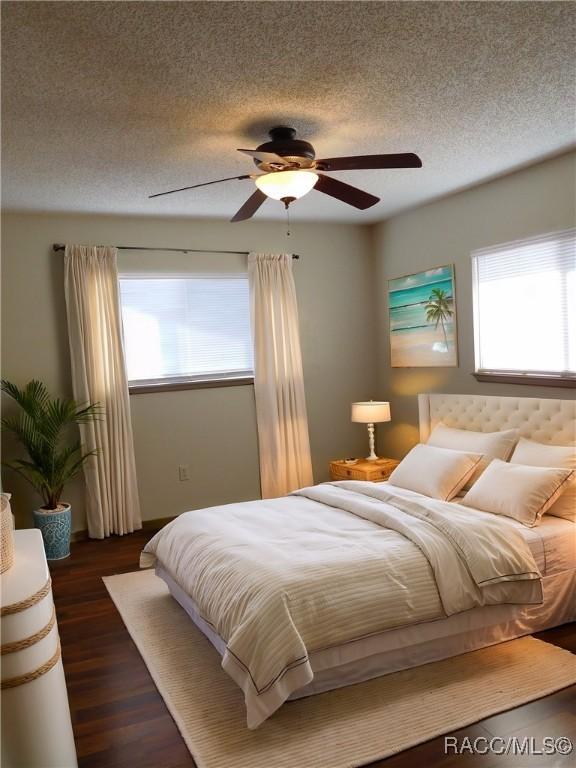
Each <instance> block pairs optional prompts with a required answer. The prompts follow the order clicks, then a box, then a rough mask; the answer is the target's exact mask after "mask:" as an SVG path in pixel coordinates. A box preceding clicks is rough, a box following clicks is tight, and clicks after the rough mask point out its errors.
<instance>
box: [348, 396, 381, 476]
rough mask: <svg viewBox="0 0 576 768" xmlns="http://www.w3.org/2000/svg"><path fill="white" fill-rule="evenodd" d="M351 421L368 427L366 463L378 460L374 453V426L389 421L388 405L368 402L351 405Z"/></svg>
mask: <svg viewBox="0 0 576 768" xmlns="http://www.w3.org/2000/svg"><path fill="white" fill-rule="evenodd" d="M352 421H356V422H358V423H360V424H367V425H368V443H369V445H370V456H367V457H366V458H367V459H368V461H374V460H375V459H377V458H378V456H376V453H375V452H374V424H378V423H379V422H381V421H390V403H384V402H378V401H376V400H370V401H369V402H365V403H352Z"/></svg>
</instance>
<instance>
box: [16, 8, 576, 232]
mask: <svg viewBox="0 0 576 768" xmlns="http://www.w3.org/2000/svg"><path fill="white" fill-rule="evenodd" d="M575 16H576V7H575V5H574V4H573V3H570V2H569V3H566V2H558V3H556V2H504V3H500V2H485V3H483V2H445V3H435V2H416V3H412V2H366V3H365V2H351V3H348V2H263V3H262V2H118V3H116V2H56V3H52V2H38V3H37V2H3V3H2V17H3V18H2V21H3V29H2V36H3V50H2V59H3V82H2V85H3V92H2V110H3V150H4V152H3V174H2V175H3V207H4V208H5V209H12V210H41V211H91V212H110V213H135V214H152V215H185V216H218V217H228V218H229V217H230V216H232V214H233V213H235V211H236V210H237V208H239V207H240V205H241V204H242V203H243V202H244V200H245V199H246V198H247V197H248V195H249V194H250V193H251V192H252V191H253V186H252V182H251V181H244V182H230V183H227V184H221V185H216V186H213V187H207V188H204V189H200V190H196V191H192V192H185V193H182V194H179V195H174V196H172V197H167V198H159V199H157V200H148V199H147V195H148V194H151V193H153V192H159V191H163V190H165V189H171V188H174V187H180V186H185V185H188V184H194V183H199V182H202V181H208V180H211V179H217V178H221V177H226V176H233V175H239V174H241V173H246V172H250V171H251V170H252V169H253V168H254V166H252V165H251V161H250V159H249V158H247V157H245V156H243V155H241V154H240V153H238V152H236V151H235V148H236V147H246V146H247V147H255V146H256V145H257V144H259V143H261V142H262V141H265V140H266V135H265V134H266V129H267V128H268V127H270V126H272V125H275V124H278V123H288V124H289V125H293V126H294V127H296V128H297V129H299V131H300V133H301V135H302V136H303V138H306V139H308V140H311V141H312V142H313V144H314V145H315V147H316V151H317V155H318V156H319V157H330V156H335V155H348V154H372V153H380V152H410V151H411V152H417V153H418V154H419V155H420V156H421V158H422V160H423V162H424V168H422V169H419V170H390V171H363V172H360V171H357V172H346V173H344V172H341V173H335V174H334V176H335V177H337V178H341V179H343V180H345V181H348V182H350V183H353V184H357V185H358V186H360V187H363V188H365V189H366V190H368V191H369V192H372V193H374V194H376V195H378V196H380V197H381V198H382V201H381V202H380V203H379V204H378V205H377V206H375V207H374V208H372V209H370V210H368V211H365V212H362V211H356V210H354V209H352V208H350V207H348V206H346V205H344V204H343V203H341V202H339V201H337V200H333V199H330V198H327V197H325V196H324V195H322V194H320V193H317V192H312V193H310V194H309V195H308V196H306V197H305V198H303V199H302V200H301V201H299V202H297V203H295V204H294V206H293V208H292V211H293V217H294V218H295V219H318V220H326V219H329V220H334V221H354V222H363V221H375V220H378V219H381V218H384V217H385V216H387V215H390V214H391V213H394V212H396V211H398V210H401V209H404V208H407V207H410V206H413V205H416V204H418V203H420V202H423V201H426V200H429V199H432V198H434V197H438V196H440V195H444V194H446V193H449V192H451V191H454V190H457V189H460V188H462V187H465V186H468V185H470V184H474V183H476V182H479V181H481V180H482V179H486V178H489V177H491V176H494V175H497V174H501V173H504V172H506V171H508V170H510V169H513V168H516V167H518V166H520V165H523V164H526V163H529V162H532V161H534V160H537V159H539V158H541V157H544V156H546V155H549V154H551V153H555V152H558V151H561V150H563V149H566V148H568V147H569V146H570V145H571V144H572V142H574V138H575V125H574V115H575V107H576V97H575V72H574V67H575V58H574V50H575V49H574V42H575V40H574V29H575ZM282 216H283V211H282V206H281V204H280V203H277V202H274V201H267V202H266V204H265V205H264V206H263V207H262V208H261V210H260V212H259V213H258V214H257V218H280V217H282ZM238 226H241V225H240V224H239V225H238Z"/></svg>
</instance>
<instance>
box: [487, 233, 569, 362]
mask: <svg viewBox="0 0 576 768" xmlns="http://www.w3.org/2000/svg"><path fill="white" fill-rule="evenodd" d="M472 266H473V280H474V333H475V354H476V371H477V372H478V373H510V374H515V375H519V374H520V375H521V374H526V375H530V376H539V375H540V376H557V377H571V376H574V375H576V229H569V230H564V231H562V232H555V233H551V234H547V235H542V236H540V237H534V238H530V239H528V240H521V241H517V242H513V243H506V244H504V245H498V246H494V247H492V248H485V249H482V250H478V251H475V252H474V253H473V254H472Z"/></svg>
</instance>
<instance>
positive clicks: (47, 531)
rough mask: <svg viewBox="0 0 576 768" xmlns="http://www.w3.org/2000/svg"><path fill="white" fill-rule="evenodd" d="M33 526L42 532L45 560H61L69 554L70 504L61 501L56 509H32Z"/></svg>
mask: <svg viewBox="0 0 576 768" xmlns="http://www.w3.org/2000/svg"><path fill="white" fill-rule="evenodd" d="M34 527H35V528H38V529H39V530H40V532H41V534H42V539H43V540H44V550H45V552H46V559H47V560H63V559H64V558H65V557H68V556H69V554H70V531H71V530H72V511H71V508H70V504H65V503H62V504H60V505H59V507H58V509H36V510H34Z"/></svg>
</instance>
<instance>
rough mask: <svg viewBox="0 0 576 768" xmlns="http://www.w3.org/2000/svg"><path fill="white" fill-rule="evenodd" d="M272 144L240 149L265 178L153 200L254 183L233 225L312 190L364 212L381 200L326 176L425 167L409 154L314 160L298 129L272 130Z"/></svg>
mask: <svg viewBox="0 0 576 768" xmlns="http://www.w3.org/2000/svg"><path fill="white" fill-rule="evenodd" d="M269 135H270V141H267V142H265V143H264V144H260V146H259V147H256V149H239V150H238V152H244V154H245V155H249V156H250V157H252V159H253V160H254V163H255V165H256V166H257V168H258V169H259V170H260V171H261V173H254V174H245V175H243V176H231V177H229V178H227V179H216V180H215V181H205V182H203V183H202V184H193V185H192V186H191V187H181V188H180V189H171V190H170V191H168V192H158V193H157V194H155V195H150V197H151V198H152V197H161V196H162V195H172V194H174V193H175V192H184V191H185V190H188V189H197V188H198V187H206V186H208V185H210V184H221V183H222V182H224V181H244V180H245V179H253V180H254V182H255V184H256V187H257V189H256V191H255V192H253V193H252V195H250V197H249V198H248V200H246V202H245V203H244V205H243V206H242V207H241V208H240V210H239V211H238V212H237V213H236V215H235V216H234V217H233V218H232V221H244V220H246V219H250V218H251V217H252V216H254V214H255V213H256V211H257V210H258V209H259V208H260V206H261V205H262V203H263V202H264V201H265V200H266V198H267V197H271V198H273V199H274V200H280V201H282V202H283V203H284V207H285V208H288V206H289V205H290V203H292V202H294V200H297V199H298V198H299V197H303V196H304V195H305V194H307V193H308V192H310V191H311V190H312V189H315V190H317V191H318V192H323V193H324V194H325V195H330V197H335V198H336V199H337V200H341V201H342V202H343V203H347V204H348V205H352V206H354V208H359V209H360V210H365V209H366V208H370V207H371V206H373V205H376V203H378V202H379V201H380V198H379V197H376V196H375V195H371V194H369V193H368V192H364V191H363V190H361V189H358V188H357V187H353V186H351V185H350V184H346V183H344V182H343V181H339V180H338V179H335V178H333V177H331V176H325V175H324V174H325V173H326V172H331V171H356V170H368V169H384V168H421V167H422V161H421V160H420V158H419V157H418V155H415V154H413V153H412V152H405V153H402V154H395V155H357V156H355V157H331V158H328V159H324V160H316V152H315V151H314V147H313V146H312V144H310V142H308V141H303V140H302V139H297V138H296V131H295V129H294V128H289V127H288V126H285V125H280V126H277V127H276V128H272V129H271V130H270V131H269Z"/></svg>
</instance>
